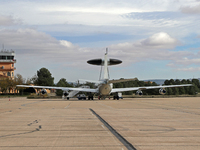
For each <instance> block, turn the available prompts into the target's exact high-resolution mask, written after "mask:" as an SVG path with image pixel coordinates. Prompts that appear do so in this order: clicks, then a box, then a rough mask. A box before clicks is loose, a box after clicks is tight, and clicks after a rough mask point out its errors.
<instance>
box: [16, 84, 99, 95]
mask: <svg viewBox="0 0 200 150" xmlns="http://www.w3.org/2000/svg"><path fill="white" fill-rule="evenodd" d="M17 87H24V88H30V87H32V88H36V89H56V90H63V91H82V92H92V93H96V92H97V91H98V89H90V88H73V87H54V86H32V85H17Z"/></svg>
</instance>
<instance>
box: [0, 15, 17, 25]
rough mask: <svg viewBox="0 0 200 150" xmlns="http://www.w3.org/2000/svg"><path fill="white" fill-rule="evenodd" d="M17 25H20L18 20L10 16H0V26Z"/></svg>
mask: <svg viewBox="0 0 200 150" xmlns="http://www.w3.org/2000/svg"><path fill="white" fill-rule="evenodd" d="M19 23H21V21H20V20H19V19H14V18H13V17H12V16H3V15H0V26H10V25H15V24H19Z"/></svg>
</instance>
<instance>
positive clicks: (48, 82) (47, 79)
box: [35, 68, 54, 86]
mask: <svg viewBox="0 0 200 150" xmlns="http://www.w3.org/2000/svg"><path fill="white" fill-rule="evenodd" d="M35 83H36V84H37V85H41V86H53V85H54V78H53V77H52V76H51V73H50V71H49V70H48V69H46V68H41V69H40V70H39V71H37V79H36V81H35Z"/></svg>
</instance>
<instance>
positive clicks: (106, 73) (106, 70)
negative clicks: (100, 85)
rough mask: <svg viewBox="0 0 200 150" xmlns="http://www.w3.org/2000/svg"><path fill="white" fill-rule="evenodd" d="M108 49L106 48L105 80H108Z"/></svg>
mask: <svg viewBox="0 0 200 150" xmlns="http://www.w3.org/2000/svg"><path fill="white" fill-rule="evenodd" d="M107 55H108V48H106V53H105V56H104V79H108V56H107Z"/></svg>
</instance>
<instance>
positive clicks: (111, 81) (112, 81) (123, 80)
mask: <svg viewBox="0 0 200 150" xmlns="http://www.w3.org/2000/svg"><path fill="white" fill-rule="evenodd" d="M134 80H138V79H137V78H132V79H119V80H109V83H119V82H127V81H134Z"/></svg>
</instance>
